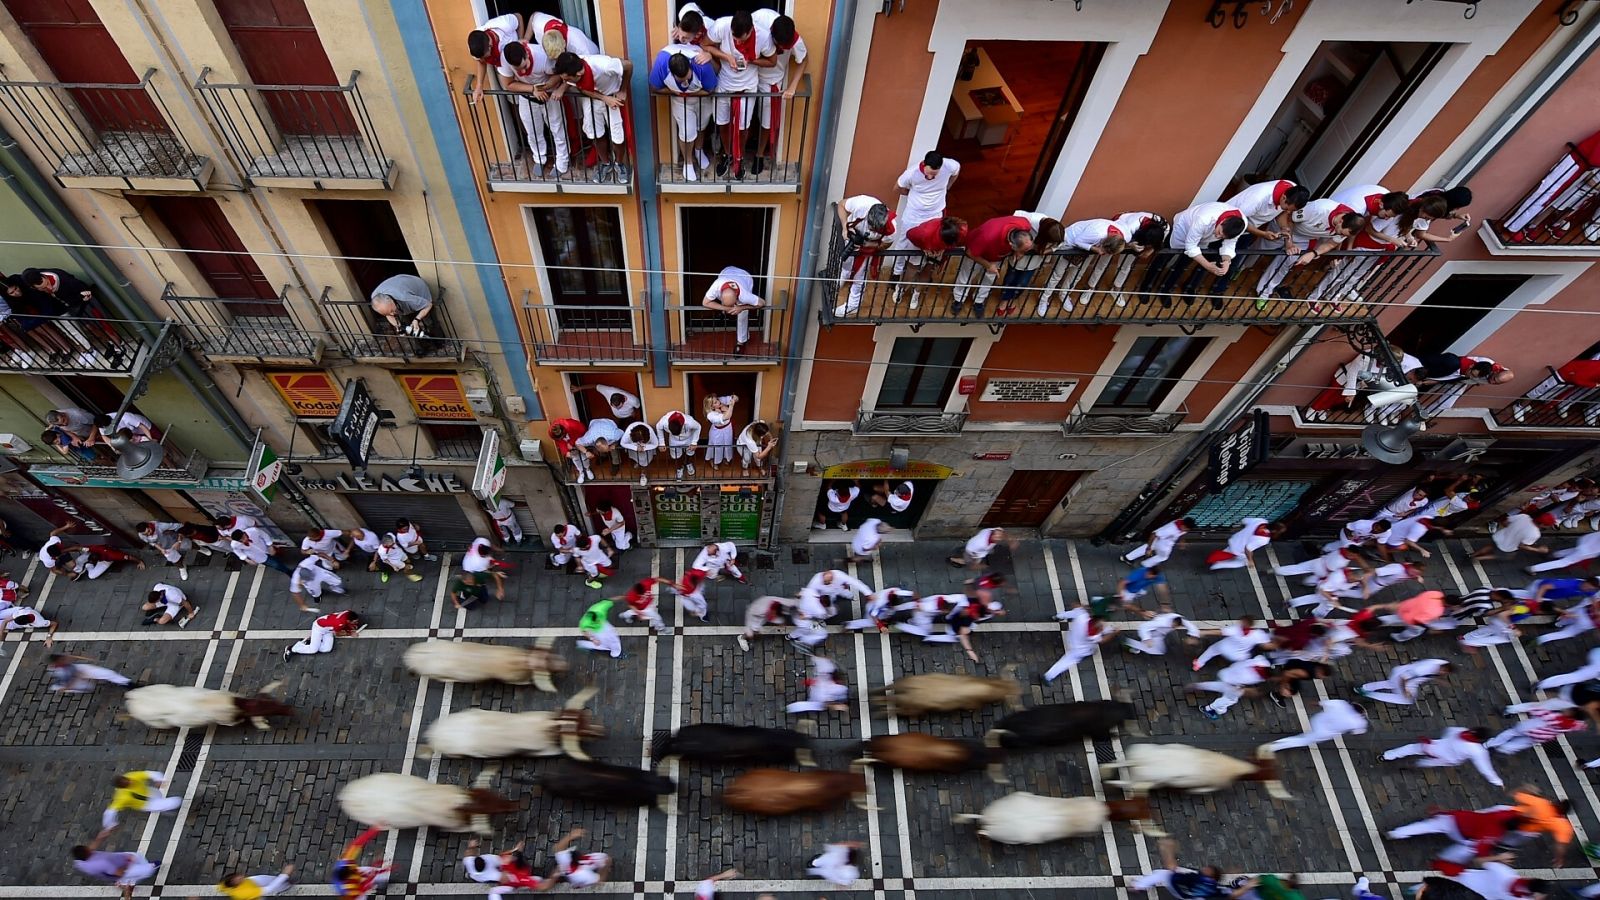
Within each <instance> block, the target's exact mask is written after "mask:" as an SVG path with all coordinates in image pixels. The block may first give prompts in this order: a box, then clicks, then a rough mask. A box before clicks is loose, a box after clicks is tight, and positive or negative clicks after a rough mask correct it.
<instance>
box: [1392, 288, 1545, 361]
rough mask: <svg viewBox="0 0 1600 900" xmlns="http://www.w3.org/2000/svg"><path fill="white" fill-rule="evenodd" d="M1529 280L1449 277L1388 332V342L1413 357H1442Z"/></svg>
mask: <svg viewBox="0 0 1600 900" xmlns="http://www.w3.org/2000/svg"><path fill="white" fill-rule="evenodd" d="M1530 277H1531V276H1528V275H1514V274H1511V275H1496V274H1472V275H1451V276H1450V277H1449V278H1446V279H1445V280H1444V283H1443V284H1441V285H1439V286H1438V287H1437V288H1435V289H1434V291H1433V293H1431V294H1429V295H1428V296H1427V299H1425V300H1423V301H1422V303H1421V304H1419V305H1418V307H1417V308H1416V309H1415V310H1414V311H1413V312H1412V313H1411V314H1410V315H1408V316H1406V317H1405V319H1404V320H1402V321H1401V322H1400V324H1399V325H1396V326H1395V327H1394V329H1393V330H1392V331H1390V332H1389V342H1390V343H1392V344H1394V345H1395V346H1397V347H1399V348H1400V349H1402V350H1404V351H1406V352H1407V353H1410V354H1411V355H1412V356H1421V355H1424V354H1430V353H1444V352H1445V351H1447V350H1449V349H1450V346H1451V345H1452V344H1454V343H1455V342H1456V341H1458V340H1460V339H1461V336H1462V335H1464V334H1466V333H1467V332H1468V331H1469V330H1471V329H1472V328H1473V326H1475V325H1477V324H1478V323H1479V322H1481V321H1483V318H1484V317H1485V316H1487V315H1488V314H1489V313H1491V312H1493V311H1494V310H1496V309H1498V308H1499V307H1500V304H1502V303H1504V302H1506V300H1507V299H1508V298H1510V296H1511V295H1512V294H1514V293H1516V292H1517V290H1518V289H1519V288H1521V287H1522V286H1523V285H1524V284H1527V283H1528V279H1529V278H1530ZM1441 307H1444V308H1441Z"/></svg>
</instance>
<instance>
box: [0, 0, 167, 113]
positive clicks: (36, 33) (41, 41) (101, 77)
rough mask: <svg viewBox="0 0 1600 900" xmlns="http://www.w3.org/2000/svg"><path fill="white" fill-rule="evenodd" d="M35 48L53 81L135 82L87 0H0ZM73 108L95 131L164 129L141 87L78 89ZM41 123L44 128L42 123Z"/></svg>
mask: <svg viewBox="0 0 1600 900" xmlns="http://www.w3.org/2000/svg"><path fill="white" fill-rule="evenodd" d="M0 2H4V4H5V8H6V10H7V11H8V12H10V13H11V17H12V18H13V19H16V21H17V25H18V26H20V27H21V28H22V32H23V34H26V35H27V36H28V40H29V41H31V42H32V43H33V48H34V49H35V50H37V51H39V55H40V56H41V57H43V58H44V61H45V64H46V65H48V66H49V67H50V71H51V72H53V73H54V74H55V78H56V80H57V81H60V82H65V83H69V84H70V83H77V84H138V83H139V74H138V73H137V72H135V71H134V70H133V67H132V66H130V65H128V61H127V59H125V58H124V57H123V55H122V48H121V47H118V46H117V42H116V41H115V40H113V39H112V38H111V33H110V32H109V31H107V30H106V27H105V25H103V24H101V22H100V17H99V15H97V14H96V13H95V11H94V6H93V5H92V4H91V3H90V0H0ZM72 94H73V99H74V100H75V101H76V102H77V105H78V110H79V112H81V113H82V114H83V117H84V118H85V119H87V120H88V122H89V124H90V125H91V126H93V127H94V128H95V129H96V130H98V131H145V132H159V133H165V132H166V131H167V130H168V129H167V122H166V120H165V119H163V118H162V117H161V112H160V110H158V109H156V105H155V103H154V102H152V101H151V99H150V98H149V97H148V96H146V95H145V93H144V92H143V91H123V90H97V89H95V88H79V89H76V90H74V91H73V92H72ZM44 127H49V126H48V125H45V126H44Z"/></svg>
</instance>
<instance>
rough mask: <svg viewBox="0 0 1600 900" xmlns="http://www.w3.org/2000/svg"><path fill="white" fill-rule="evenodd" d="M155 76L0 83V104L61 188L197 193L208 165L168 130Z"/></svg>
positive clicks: (208, 171) (207, 173) (207, 174)
mask: <svg viewBox="0 0 1600 900" xmlns="http://www.w3.org/2000/svg"><path fill="white" fill-rule="evenodd" d="M155 72H156V70H155V69H149V70H147V71H146V72H145V73H144V77H143V78H140V79H139V83H138V84H77V83H64V82H49V81H0V105H3V106H4V108H5V111H6V114H7V115H8V116H9V117H10V118H11V119H12V120H13V121H14V122H15V123H16V125H17V127H16V128H15V129H14V130H13V131H12V134H14V135H16V136H17V137H19V138H21V139H23V140H27V141H30V142H32V144H33V145H34V147H35V148H37V150H38V151H39V154H40V155H41V156H43V157H44V158H45V160H46V164H47V165H48V166H49V167H50V171H51V174H52V175H54V176H55V179H56V183H57V184H60V185H61V186H62V187H79V188H99V189H102V190H104V189H113V190H116V189H126V190H161V191H199V190H204V189H205V186H206V182H207V181H208V180H210V178H211V160H209V159H207V158H206V157H203V156H200V155H198V154H196V153H195V152H194V149H193V148H192V147H190V146H189V142H188V141H187V140H185V139H184V137H183V135H182V134H180V133H179V132H178V131H177V130H176V129H174V128H173V127H172V125H171V124H169V123H170V121H171V118H170V116H169V115H168V113H167V107H166V103H165V101H163V100H162V99H161V95H160V93H158V92H157V91H156V89H155V86H154V85H153V84H152V83H151V79H152V78H154V77H155Z"/></svg>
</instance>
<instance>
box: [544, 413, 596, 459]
mask: <svg viewBox="0 0 1600 900" xmlns="http://www.w3.org/2000/svg"><path fill="white" fill-rule="evenodd" d="M557 425H560V426H561V427H562V428H565V429H566V430H567V436H566V437H564V438H558V437H556V436H555V435H554V434H551V435H550V437H551V439H552V440H554V441H555V442H556V450H557V452H559V453H560V454H561V455H562V456H566V455H567V454H568V453H571V452H572V448H573V447H574V446H575V445H576V444H577V442H578V438H581V437H583V433H584V432H585V431H588V430H589V429H587V428H585V427H583V423H582V422H579V421H578V420H577V419H557V420H555V421H554V422H551V423H550V427H551V428H555V427H556V426H557Z"/></svg>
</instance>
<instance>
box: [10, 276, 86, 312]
mask: <svg viewBox="0 0 1600 900" xmlns="http://www.w3.org/2000/svg"><path fill="white" fill-rule="evenodd" d="M22 283H23V284H24V285H26V286H27V287H30V288H32V289H34V290H36V291H40V292H42V293H45V294H49V295H50V296H51V297H54V298H55V299H56V302H58V303H60V304H61V305H62V306H64V307H66V310H67V312H68V313H70V314H71V315H74V316H82V315H83V314H84V313H85V312H87V311H88V309H89V304H90V303H92V302H94V285H92V284H89V283H88V282H86V281H84V280H82V279H80V278H78V277H77V276H76V275H73V274H71V273H69V272H65V271H62V270H61V269H23V270H22Z"/></svg>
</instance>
